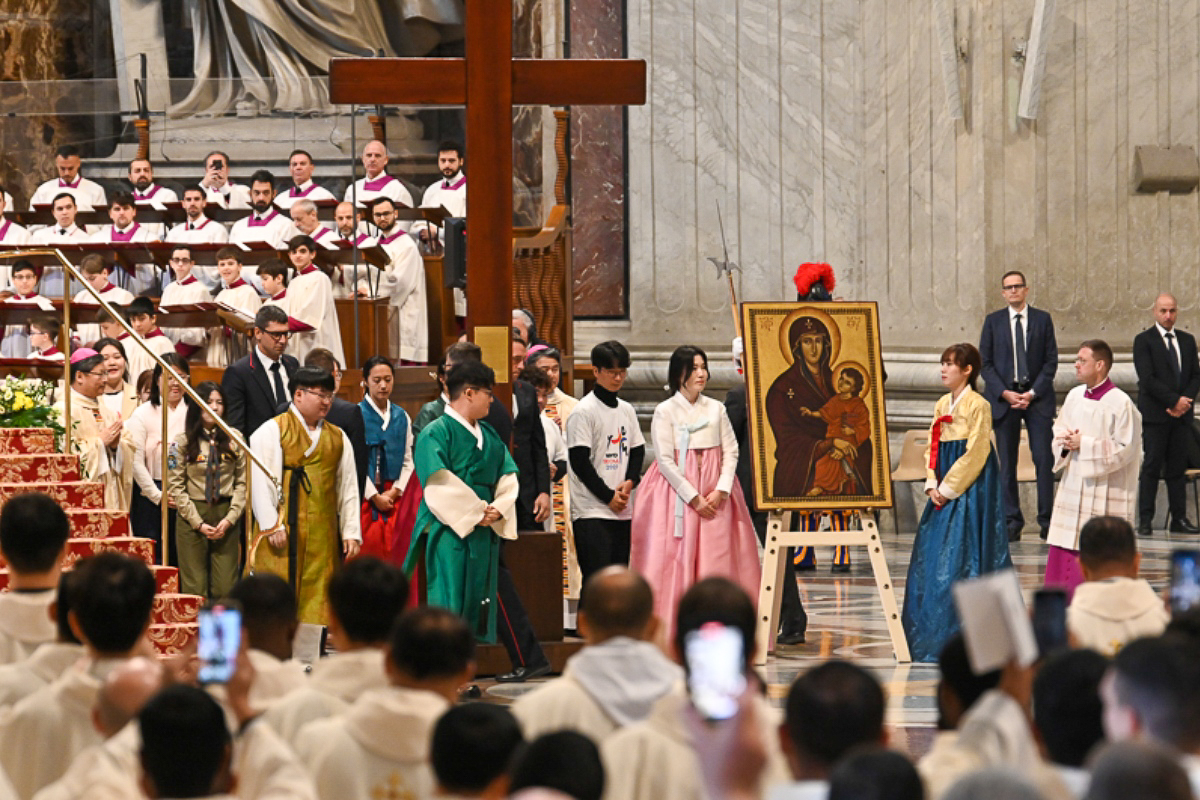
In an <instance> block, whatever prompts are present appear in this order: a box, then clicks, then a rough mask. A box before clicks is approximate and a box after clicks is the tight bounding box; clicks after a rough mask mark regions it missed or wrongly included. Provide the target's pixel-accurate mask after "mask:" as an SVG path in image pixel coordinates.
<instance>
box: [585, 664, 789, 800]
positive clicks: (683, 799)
mask: <svg viewBox="0 0 1200 800" xmlns="http://www.w3.org/2000/svg"><path fill="white" fill-rule="evenodd" d="M688 702H689V701H688V698H687V691H686V689H685V688H684V687H683V685H682V683H681V684H680V685H679V686H677V687H676V688H675V689H674V690H673V691H672V692H671V693H669V694H667V695H666V696H664V697H663V698H662V699H661V700H659V701H658V702H657V703H656V704H655V705H654V709H653V710H652V711H651V712H650V716H649V717H647V718H646V719H645V720H642V721H641V722H635V723H634V724H632V725H629V726H628V727H625V728H622V729H621V730H619V731H617V732H616V733H614V734H613V735H611V736H609V737H608V738H607V739H605V740H604V741H603V742H602V743H600V754H601V756H602V757H603V760H604V774H605V781H604V795H603V796H604V800H704V798H705V791H704V784H703V781H702V779H701V777H700V774H701V773H700V765H699V763H698V762H697V759H696V752H695V750H693V749H692V745H691V734H690V732H689V731H688V730H687V727H686V726H685V725H684V721H683V710H684V707H685V706H686V705H687V703H688ZM753 703H754V706H755V709H754V710H755V717H756V722H757V724H758V727H759V730H760V732H761V736H762V741H763V745H764V746H765V747H766V750H767V765H766V769H765V770H764V771H763V774H762V777H761V778H760V780H759V793H758V794H757V795H756V796H758V797H763V796H765V794H764V791H763V790H765V789H767V788H769V787H771V786H775V785H779V784H785V783H788V782H789V781H790V780H791V775H790V773H789V772H788V768H787V764H786V762H785V761H784V757H783V753H782V752H780V750H779V733H778V731H779V723H780V714H779V712H778V711H777V710H775V708H774V707H772V706H771V704H770V702H769V701H768V700H766V699H765V698H763V697H761V696H759V695H758V694H757V693H756V694H754V695H753Z"/></svg>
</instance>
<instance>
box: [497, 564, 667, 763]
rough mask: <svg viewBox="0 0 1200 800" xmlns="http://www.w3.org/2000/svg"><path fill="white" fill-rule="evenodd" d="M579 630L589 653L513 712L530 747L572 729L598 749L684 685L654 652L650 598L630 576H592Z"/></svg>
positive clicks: (622, 570) (622, 571)
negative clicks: (536, 740)
mask: <svg viewBox="0 0 1200 800" xmlns="http://www.w3.org/2000/svg"><path fill="white" fill-rule="evenodd" d="M578 625H579V632H580V634H582V635H583V638H584V641H585V642H586V643H587V647H585V648H584V649H583V650H581V651H579V652H578V653H577V654H575V655H574V656H572V657H571V659H570V660H569V661H567V666H566V669H564V670H563V674H562V677H561V678H559V679H557V680H553V681H550V682H549V683H547V684H545V685H544V686H541V687H539V688H538V689H535V690H534V691H532V692H530V693H528V694H525V695H522V696H521V698H520V699H518V700H517V702H516V703H514V704H513V714H515V715H516V717H517V720H518V721H519V722H520V723H521V727H522V728H523V729H524V731H525V736H526V737H527V738H529V739H533V738H534V737H536V736H538V735H540V734H542V733H548V732H550V731H556V730H563V729H569V730H576V731H579V732H580V733H583V734H585V735H587V736H590V737H591V738H592V739H594V740H595V741H596V742H597V743H599V742H600V741H601V740H603V739H604V738H606V737H607V736H608V735H609V734H611V733H613V732H614V731H616V730H618V729H620V728H622V727H624V726H625V725H628V724H630V723H633V722H637V721H638V720H641V719H645V718H646V716H647V715H648V714H649V713H650V709H651V708H652V707H653V706H654V704H655V703H656V702H657V701H658V700H659V699H660V698H661V697H663V696H664V695H665V694H666V693H667V692H668V691H670V689H671V687H672V685H673V684H674V683H675V682H676V681H678V680H679V679H680V678H681V677H682V674H683V673H682V671H681V670H680V669H679V667H678V666H677V665H675V664H673V663H672V662H671V661H670V659H668V658H667V657H666V656H665V655H664V654H663V652H662V651H661V650H659V649H658V647H657V646H655V645H654V644H653V640H654V636H655V634H656V633H657V631H658V625H659V620H658V619H657V618H656V617H655V616H654V595H653V593H652V592H651V589H650V584H648V583H646V579H645V578H643V577H642V576H641V575H639V574H637V573H636V572H634V571H633V570H631V569H629V568H627V567H623V566H611V567H606V568H604V569H602V570H600V571H599V572H597V573H596V574H594V575H592V576H591V577H590V578H589V579H588V581H587V583H585V584H584V587H583V593H582V596H581V598H580V606H579V621H578Z"/></svg>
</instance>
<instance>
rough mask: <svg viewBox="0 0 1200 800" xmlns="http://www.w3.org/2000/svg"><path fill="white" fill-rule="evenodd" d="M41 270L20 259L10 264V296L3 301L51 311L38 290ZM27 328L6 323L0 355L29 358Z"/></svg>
mask: <svg viewBox="0 0 1200 800" xmlns="http://www.w3.org/2000/svg"><path fill="white" fill-rule="evenodd" d="M41 277H42V270H41V268H39V267H35V266H34V265H33V264H32V263H31V262H29V261H27V260H25V259H23V258H22V259H20V260H18V261H16V262H15V263H14V264H13V265H12V277H11V279H10V280H11V281H12V296H11V297H9V298H7V299H6V300H5V301H4V302H6V303H16V304H21V305H28V304H30V303H32V304H34V305H36V306H38V307H39V308H41V309H42V310H43V311H53V310H54V304H53V303H51V302H50V299H49V298H47V297H44V296H42V295H41V294H40V293H39V292H38V283H39V282H40V280H41ZM31 349H32V348H31V347H30V344H29V328H28V326H26V325H7V326H5V328H4V340H3V341H2V342H0V356H3V357H4V358H29V355H30V352H31Z"/></svg>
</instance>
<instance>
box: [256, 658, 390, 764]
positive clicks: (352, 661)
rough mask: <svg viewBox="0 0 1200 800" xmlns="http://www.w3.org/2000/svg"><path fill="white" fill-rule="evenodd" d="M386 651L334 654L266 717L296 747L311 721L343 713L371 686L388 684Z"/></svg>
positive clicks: (378, 686) (264, 715)
mask: <svg viewBox="0 0 1200 800" xmlns="http://www.w3.org/2000/svg"><path fill="white" fill-rule="evenodd" d="M387 685H388V683H387V673H386V672H385V670H384V654H383V651H382V650H380V649H379V648H377V647H363V648H360V649H358V650H349V651H347V652H344V653H335V654H333V655H331V656H328V657H327V658H322V659H321V660H320V661H318V662H317V663H315V664H313V671H312V676H311V677H310V678H309V679H308V685H307V686H305V687H304V688H302V689H299V690H297V691H294V692H291V693H289V694H288V695H287V696H285V697H283V698H282V699H280V700H279V701H278V702H276V703H273V704H272V705H271V706H270V707H269V708H268V709H267V710H266V712H265V713H264V714H263V720H264V721H265V722H266V723H267V724H268V725H270V726H271V728H272V729H273V730H274V731H275V732H276V733H277V734H279V736H280V737H281V738H282V739H283V740H284V741H285V742H288V743H289V744H291V745H293V746H295V744H296V742H297V740H298V739H299V736H300V731H301V730H303V729H304V727H305V726H306V725H308V724H309V723H310V722H313V721H315V720H319V719H325V718H326V717H331V716H334V715H335V714H341V713H342V712H343V711H345V710H346V709H347V708H349V707H350V704H351V703H353V702H355V701H356V700H358V698H359V697H362V696H363V695H364V694H366V693H367V692H369V691H371V690H372V689H382V688H383V687H385V686H387Z"/></svg>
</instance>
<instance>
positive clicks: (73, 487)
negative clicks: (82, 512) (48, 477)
mask: <svg viewBox="0 0 1200 800" xmlns="http://www.w3.org/2000/svg"><path fill="white" fill-rule="evenodd" d="M28 492H41V493H42V494H48V495H50V496H51V497H53V498H54V500H55V501H56V502H57V503H58V504H59V505H60V506H63V507H64V508H80V509H91V508H104V484H103V483H99V482H96V481H64V482H58V483H50V482H35V483H0V503H4V502H5V501H6V500H8V498H10V497H12V496H13V495H18V494H26V493H28Z"/></svg>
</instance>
